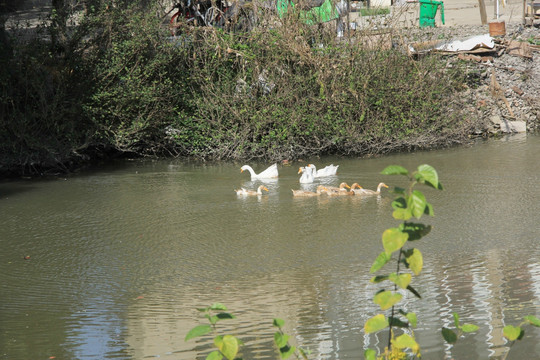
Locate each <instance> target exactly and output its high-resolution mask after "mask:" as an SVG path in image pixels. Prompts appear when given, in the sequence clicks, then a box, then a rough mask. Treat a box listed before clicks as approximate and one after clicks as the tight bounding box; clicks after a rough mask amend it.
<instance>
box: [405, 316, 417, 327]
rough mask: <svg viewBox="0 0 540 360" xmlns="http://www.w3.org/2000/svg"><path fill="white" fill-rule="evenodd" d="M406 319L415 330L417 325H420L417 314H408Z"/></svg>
mask: <svg viewBox="0 0 540 360" xmlns="http://www.w3.org/2000/svg"><path fill="white" fill-rule="evenodd" d="M405 317H406V318H407V320H409V323H410V324H411V326H412V327H413V328H415V327H416V324H417V323H418V319H417V318H416V314H415V313H407V315H405Z"/></svg>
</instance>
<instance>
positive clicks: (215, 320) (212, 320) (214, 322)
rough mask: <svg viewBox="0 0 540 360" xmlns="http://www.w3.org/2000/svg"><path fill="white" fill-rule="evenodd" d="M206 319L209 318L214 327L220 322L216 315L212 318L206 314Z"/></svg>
mask: <svg viewBox="0 0 540 360" xmlns="http://www.w3.org/2000/svg"><path fill="white" fill-rule="evenodd" d="M205 318H207V319H208V321H210V324H212V325H215V324H216V323H217V322H218V320H219V318H218V317H217V316H216V315H212V316H210V315H208V314H206V315H205Z"/></svg>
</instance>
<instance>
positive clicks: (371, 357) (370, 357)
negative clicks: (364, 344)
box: [364, 349, 377, 360]
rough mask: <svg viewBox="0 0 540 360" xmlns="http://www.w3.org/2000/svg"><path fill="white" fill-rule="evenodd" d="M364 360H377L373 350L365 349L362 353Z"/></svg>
mask: <svg viewBox="0 0 540 360" xmlns="http://www.w3.org/2000/svg"><path fill="white" fill-rule="evenodd" d="M364 358H365V359H366V360H377V352H376V351H375V350H373V349H367V350H366V351H364Z"/></svg>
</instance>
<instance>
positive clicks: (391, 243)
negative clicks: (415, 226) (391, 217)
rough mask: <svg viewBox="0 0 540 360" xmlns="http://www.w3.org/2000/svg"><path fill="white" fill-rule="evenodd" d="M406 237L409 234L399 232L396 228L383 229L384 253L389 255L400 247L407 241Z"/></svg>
mask: <svg viewBox="0 0 540 360" xmlns="http://www.w3.org/2000/svg"><path fill="white" fill-rule="evenodd" d="M408 237H409V235H407V234H406V233H404V232H401V231H400V230H399V229H398V228H390V229H386V230H384V232H383V234H382V243H383V247H384V251H385V252H386V254H388V255H391V254H392V253H393V252H394V251H396V250H399V249H401V248H402V247H403V245H405V243H406V242H407V238H408Z"/></svg>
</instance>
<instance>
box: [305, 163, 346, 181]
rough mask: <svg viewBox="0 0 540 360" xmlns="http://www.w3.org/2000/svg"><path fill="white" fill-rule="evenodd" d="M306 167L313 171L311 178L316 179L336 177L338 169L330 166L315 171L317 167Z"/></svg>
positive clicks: (311, 165)
mask: <svg viewBox="0 0 540 360" xmlns="http://www.w3.org/2000/svg"><path fill="white" fill-rule="evenodd" d="M308 166H309V167H310V168H312V169H313V177H316V178H318V177H324V176H332V175H336V173H337V169H338V167H339V165H334V164H330V165H328V166H326V167H324V168H322V169H319V170H317V167H316V166H315V165H313V164H309V165H308Z"/></svg>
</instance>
